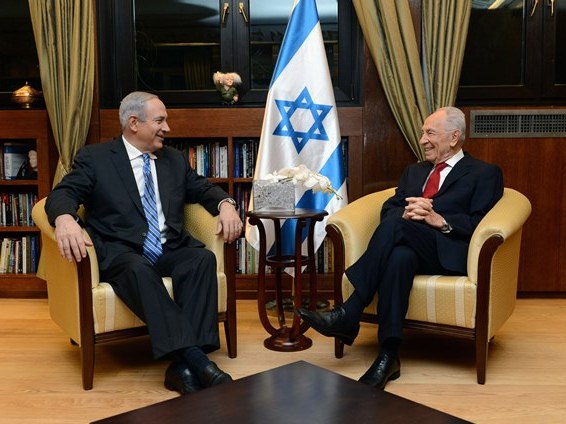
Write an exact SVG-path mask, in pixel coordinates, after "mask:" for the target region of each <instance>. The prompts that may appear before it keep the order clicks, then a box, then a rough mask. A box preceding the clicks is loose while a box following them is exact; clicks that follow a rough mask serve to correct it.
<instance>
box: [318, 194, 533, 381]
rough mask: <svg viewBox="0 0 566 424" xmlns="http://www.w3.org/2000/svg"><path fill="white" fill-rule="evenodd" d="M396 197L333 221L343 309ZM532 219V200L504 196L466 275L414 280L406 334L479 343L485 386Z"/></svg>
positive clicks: (380, 198)
mask: <svg viewBox="0 0 566 424" xmlns="http://www.w3.org/2000/svg"><path fill="white" fill-rule="evenodd" d="M394 192H395V189H388V190H383V191H379V192H376V193H372V194H369V195H367V196H364V197H362V198H360V199H358V200H356V201H354V202H352V203H350V204H349V205H348V206H346V207H345V208H343V209H341V210H340V211H338V212H337V213H335V214H334V215H332V216H331V217H330V218H329V219H328V222H327V226H326V231H327V233H328V236H329V237H330V238H331V240H332V242H333V244H334V255H335V256H334V261H335V264H334V270H335V274H334V296H335V301H336V303H337V304H341V303H342V302H343V300H344V299H347V298H348V297H349V296H350V295H351V293H352V292H353V286H352V285H351V284H350V282H349V281H348V279H347V277H346V276H345V275H344V270H345V269H346V268H348V267H349V266H350V265H351V264H353V263H354V262H355V261H356V260H357V259H358V258H359V257H360V256H361V255H362V253H363V252H364V251H365V249H366V247H367V244H368V242H369V239H370V237H371V236H372V234H373V232H374V230H375V228H376V227H377V225H379V220H380V213H381V207H382V205H383V203H384V202H385V201H386V200H387V199H388V198H389V197H391V196H392V195H393V194H394ZM530 213H531V204H530V202H529V200H528V199H527V198H526V197H525V196H523V195H522V194H521V193H519V192H517V191H515V190H512V189H510V188H506V189H505V191H504V194H503V197H502V198H501V199H500V200H499V202H497V204H496V205H495V206H494V207H493V209H492V210H491V211H490V212H489V213H488V214H487V215H486V216H485V217H484V218H483V220H482V221H481V222H480V224H479V225H478V227H477V228H476V230H475V232H474V234H473V236H472V239H471V242H470V249H469V252H468V275H462V276H442V275H417V276H416V277H415V279H414V283H413V288H412V290H411V296H410V298H409V310H408V312H407V316H406V320H405V327H406V328H411V329H418V330H425V331H430V332H435V333H442V334H447V335H452V336H458V337H464V338H468V339H471V340H474V341H475V351H476V370H477V380H478V383H479V384H484V383H485V375H486V365H487V350H488V343H489V341H490V340H491V339H492V338H493V336H494V335H495V333H496V332H497V330H499V328H501V326H502V325H503V324H504V323H505V321H506V320H507V319H508V318H509V317H510V316H511V313H512V312H513V309H514V307H515V300H516V294H517V276H518V270H519V252H520V248H521V232H522V227H523V224H524V223H525V221H526V220H527V218H528V217H529V215H530ZM376 305H377V299H374V301H373V302H372V304H371V305H369V306H368V307H367V308H366V310H365V311H364V314H363V317H362V320H363V321H366V322H374V323H375V322H377V321H376V318H377V317H376ZM343 353H344V345H343V344H342V343H341V342H340V341H339V340H338V339H336V340H335V354H336V357H337V358H341V357H342V356H343Z"/></svg>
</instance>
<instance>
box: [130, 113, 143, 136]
mask: <svg viewBox="0 0 566 424" xmlns="http://www.w3.org/2000/svg"><path fill="white" fill-rule="evenodd" d="M139 122H140V120H139V118H138V117H137V116H130V117H129V118H128V128H129V129H130V131H131V132H133V133H136V132H138V124H139Z"/></svg>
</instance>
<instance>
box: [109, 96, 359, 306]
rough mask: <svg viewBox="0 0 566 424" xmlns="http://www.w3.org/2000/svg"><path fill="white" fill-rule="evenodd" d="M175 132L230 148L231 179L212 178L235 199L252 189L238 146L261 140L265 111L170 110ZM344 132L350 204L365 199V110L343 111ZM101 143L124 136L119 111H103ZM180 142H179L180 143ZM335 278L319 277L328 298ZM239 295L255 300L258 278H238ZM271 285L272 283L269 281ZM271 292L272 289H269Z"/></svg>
mask: <svg viewBox="0 0 566 424" xmlns="http://www.w3.org/2000/svg"><path fill="white" fill-rule="evenodd" d="M168 115H169V118H168V121H169V126H170V127H171V132H170V133H169V135H168V140H175V141H177V140H178V141H183V142H186V143H192V142H194V143H195V144H200V143H202V142H203V141H206V140H207V139H208V140H210V142H211V143H220V144H221V145H226V146H227V151H228V155H227V157H228V161H227V166H228V176H227V177H226V178H210V180H211V181H213V182H216V183H218V184H219V185H220V186H222V187H223V188H224V189H225V190H226V191H227V192H228V193H230V194H231V195H232V196H234V194H235V193H236V192H237V191H238V187H239V186H246V185H247V186H251V182H252V178H250V177H245V178H244V177H236V176H235V146H236V144H238V143H242V142H243V141H245V140H253V139H257V140H259V137H260V135H261V127H262V122H263V115H264V109H263V108H244V107H225V108H216V109H168ZM338 116H339V121H340V132H341V136H342V137H343V138H347V140H348V196H349V199H350V201H352V200H354V199H357V198H358V197H360V196H361V195H362V169H361V167H360V166H359V164H360V161H361V152H362V108H360V107H348V108H339V111H338ZM99 118H100V140H99V141H107V140H110V139H113V138H115V137H116V136H117V135H119V134H120V125H119V123H118V111H117V110H115V109H112V110H110V109H105V110H100V115H99ZM176 139H177V140H176ZM331 277H332V276H331V275H319V278H318V288H319V292H320V293H321V294H322V295H324V294H327V297H329V295H330V294H331V293H332V278H331ZM236 281H237V283H236V293H237V297H238V298H239V299H245V298H248V299H249V298H255V297H256V294H257V279H256V275H255V274H237V276H236ZM268 284H270V281H268ZM268 288H269V287H268Z"/></svg>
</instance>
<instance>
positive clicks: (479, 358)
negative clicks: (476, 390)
mask: <svg viewBox="0 0 566 424" xmlns="http://www.w3.org/2000/svg"><path fill="white" fill-rule="evenodd" d="M487 352H488V341H487V340H485V339H482V338H481V337H479V338H477V339H476V372H477V378H478V384H485V375H486V369H487Z"/></svg>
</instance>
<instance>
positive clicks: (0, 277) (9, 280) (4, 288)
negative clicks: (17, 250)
mask: <svg viewBox="0 0 566 424" xmlns="http://www.w3.org/2000/svg"><path fill="white" fill-rule="evenodd" d="M0 297H9V298H45V297H47V285H46V283H45V281H44V280H42V279H41V278H39V277H37V276H36V275H35V274H0Z"/></svg>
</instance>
